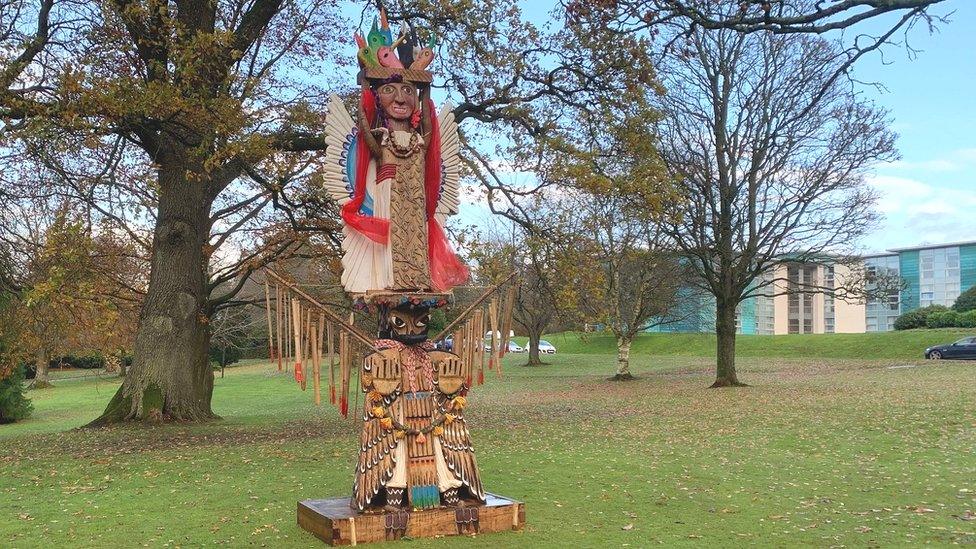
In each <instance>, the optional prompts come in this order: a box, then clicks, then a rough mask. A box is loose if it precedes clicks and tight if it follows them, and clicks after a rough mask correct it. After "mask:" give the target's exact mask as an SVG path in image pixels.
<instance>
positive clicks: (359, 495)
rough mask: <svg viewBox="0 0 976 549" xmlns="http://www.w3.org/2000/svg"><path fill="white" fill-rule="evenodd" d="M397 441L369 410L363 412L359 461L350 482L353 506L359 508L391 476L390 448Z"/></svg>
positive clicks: (375, 493)
mask: <svg viewBox="0 0 976 549" xmlns="http://www.w3.org/2000/svg"><path fill="white" fill-rule="evenodd" d="M398 442H399V441H397V439H396V435H395V434H394V432H393V430H392V429H384V428H383V426H382V425H380V420H379V419H377V418H375V417H373V416H372V415H371V414H370V413H369V410H367V411H366V412H364V414H363V432H362V434H361V435H360V437H359V464H358V465H357V466H356V482H355V484H354V485H353V501H352V503H353V506H354V507H356V508H357V509H359V510H360V511H362V510H363V509H365V508H366V506H368V505H369V502H370V501H372V499H373V498H374V497H376V495H377V494H378V493H379V492H380V488H383V487H384V486H386V483H387V482H389V480H390V479H391V478H393V469H394V467H396V456H395V453H394V450H395V449H396V445H397V443H398Z"/></svg>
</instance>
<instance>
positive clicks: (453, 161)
mask: <svg viewBox="0 0 976 549" xmlns="http://www.w3.org/2000/svg"><path fill="white" fill-rule="evenodd" d="M437 120H438V122H439V124H440V131H441V187H440V196H439V197H438V202H437V210H436V212H435V217H436V218H437V220H438V221H439V222H440V223H441V224H442V225H443V224H444V222H445V221H447V218H448V217H449V216H452V215H455V214H456V213H458V205H459V204H460V199H459V196H458V193H459V183H460V180H461V157H460V153H461V140H460V137H459V136H458V125H457V121H455V120H454V106H453V105H451V103H450V102H447V103H444V105H443V106H442V107H441V112H440V113H438V115H437Z"/></svg>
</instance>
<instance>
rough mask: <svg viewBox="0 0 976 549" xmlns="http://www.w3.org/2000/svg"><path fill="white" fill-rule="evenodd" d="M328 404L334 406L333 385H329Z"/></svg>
mask: <svg viewBox="0 0 976 549" xmlns="http://www.w3.org/2000/svg"><path fill="white" fill-rule="evenodd" d="M329 402H331V403H332V405H333V406H335V403H336V402H335V385H329Z"/></svg>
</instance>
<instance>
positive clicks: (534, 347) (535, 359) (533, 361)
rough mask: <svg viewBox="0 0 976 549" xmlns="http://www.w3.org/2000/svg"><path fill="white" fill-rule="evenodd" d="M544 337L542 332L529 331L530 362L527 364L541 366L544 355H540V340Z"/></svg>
mask: <svg viewBox="0 0 976 549" xmlns="http://www.w3.org/2000/svg"><path fill="white" fill-rule="evenodd" d="M541 339H542V334H541V333H535V332H534V331H529V363H528V364H526V366H541V365H542V364H545V363H544V362H542V357H541V356H540V355H539V341H540V340H541Z"/></svg>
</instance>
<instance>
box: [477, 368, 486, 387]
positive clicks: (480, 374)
mask: <svg viewBox="0 0 976 549" xmlns="http://www.w3.org/2000/svg"><path fill="white" fill-rule="evenodd" d="M484 384H485V371H484V370H478V385H484Z"/></svg>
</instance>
